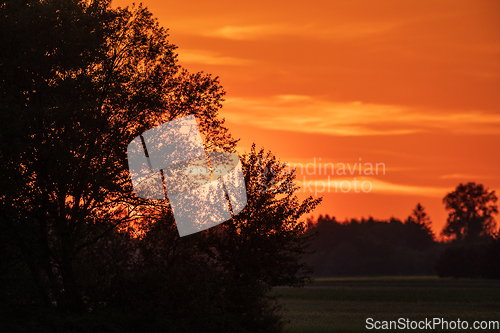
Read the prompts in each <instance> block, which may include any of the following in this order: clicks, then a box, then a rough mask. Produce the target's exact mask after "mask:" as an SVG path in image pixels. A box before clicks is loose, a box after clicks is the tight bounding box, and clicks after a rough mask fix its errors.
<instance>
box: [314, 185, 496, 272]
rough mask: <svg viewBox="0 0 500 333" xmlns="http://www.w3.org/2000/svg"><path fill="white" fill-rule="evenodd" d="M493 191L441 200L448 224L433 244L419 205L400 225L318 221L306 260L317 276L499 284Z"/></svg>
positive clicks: (460, 190)
mask: <svg viewBox="0 0 500 333" xmlns="http://www.w3.org/2000/svg"><path fill="white" fill-rule="evenodd" d="M497 200H498V199H497V196H496V195H495V191H490V190H488V189H487V188H485V187H484V186H483V185H482V184H476V183H467V184H459V185H458V186H457V188H456V189H455V190H454V191H452V192H450V193H448V194H447V195H446V196H445V197H444V198H443V203H444V204H445V208H446V209H447V210H448V212H449V213H448V218H447V223H446V225H445V226H444V228H443V230H442V231H441V236H442V238H441V241H439V242H438V241H436V237H435V235H434V233H433V231H432V228H431V225H432V222H431V220H430V218H429V216H427V213H426V212H425V210H424V208H423V207H422V205H420V204H418V205H417V206H416V208H415V209H414V210H413V212H412V213H411V215H410V216H408V218H407V219H406V220H404V221H401V220H398V219H395V218H391V219H390V220H375V219H373V218H371V217H370V218H368V219H361V220H357V219H351V220H350V221H349V220H347V221H344V222H339V221H337V220H336V219H335V217H329V216H328V215H326V216H321V215H320V216H319V218H318V219H317V220H309V221H308V225H309V228H308V231H307V233H308V234H309V235H311V236H313V235H315V236H316V238H315V240H314V241H313V242H312V246H311V250H312V253H310V254H308V255H306V256H305V257H304V260H305V262H306V263H307V264H309V265H312V266H313V267H314V268H315V275H316V276H374V275H434V274H437V275H439V276H440V277H455V278H461V277H464V278H494V279H500V232H499V231H498V229H497V227H496V221H495V219H494V215H496V214H498V206H497V205H496V202H497Z"/></svg>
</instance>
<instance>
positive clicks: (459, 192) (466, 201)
mask: <svg viewBox="0 0 500 333" xmlns="http://www.w3.org/2000/svg"><path fill="white" fill-rule="evenodd" d="M496 202H497V196H496V195H495V191H489V190H488V189H485V188H484V186H483V185H482V184H477V185H476V183H467V184H460V185H458V186H457V188H456V189H455V190H454V191H453V192H450V193H448V194H447V195H446V196H445V197H444V199H443V203H444V204H445V205H446V209H447V210H449V211H450V212H449V214H448V219H447V224H446V226H445V227H444V229H443V231H442V234H443V235H444V236H446V237H449V238H451V239H456V240H458V241H462V240H473V239H477V238H478V237H480V236H483V235H488V234H491V233H492V232H494V230H495V226H496V223H495V219H494V217H493V215H494V214H498V208H497V205H496V204H495V203H496Z"/></svg>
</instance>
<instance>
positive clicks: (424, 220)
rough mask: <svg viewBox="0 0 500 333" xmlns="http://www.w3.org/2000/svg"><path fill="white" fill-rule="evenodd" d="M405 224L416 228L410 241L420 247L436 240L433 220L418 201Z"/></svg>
mask: <svg viewBox="0 0 500 333" xmlns="http://www.w3.org/2000/svg"><path fill="white" fill-rule="evenodd" d="M405 224H406V225H407V226H408V227H410V228H412V229H413V230H414V232H413V235H412V238H411V239H410V241H411V242H412V243H413V244H415V245H416V246H419V247H422V248H423V247H427V246H429V245H430V244H432V243H433V242H434V232H433V231H432V221H431V219H430V218H429V216H428V215H427V213H426V212H425V210H424V207H423V206H422V205H421V204H420V203H418V204H417V206H416V207H415V208H414V209H413V212H412V213H411V215H410V216H408V218H407V219H406V221H405Z"/></svg>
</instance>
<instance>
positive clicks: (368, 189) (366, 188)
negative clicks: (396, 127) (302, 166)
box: [295, 177, 453, 198]
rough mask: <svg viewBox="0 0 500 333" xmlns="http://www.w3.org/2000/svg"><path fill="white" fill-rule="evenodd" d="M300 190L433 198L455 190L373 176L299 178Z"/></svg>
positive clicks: (317, 194) (319, 193)
mask: <svg viewBox="0 0 500 333" xmlns="http://www.w3.org/2000/svg"><path fill="white" fill-rule="evenodd" d="M295 183H296V184H297V185H298V186H299V187H300V189H299V192H307V193H314V195H315V196H322V195H325V194H328V193H379V194H390V195H418V196H424V197H432V198H443V197H444V196H445V195H446V193H448V192H450V191H451V190H453V188H448V187H433V186H415V185H405V184H394V183H389V182H385V181H382V180H380V179H376V178H373V177H353V178H330V177H328V178H324V179H320V180H307V177H302V180H300V179H299V180H297V181H295Z"/></svg>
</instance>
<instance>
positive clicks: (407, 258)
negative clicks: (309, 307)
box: [304, 215, 446, 277]
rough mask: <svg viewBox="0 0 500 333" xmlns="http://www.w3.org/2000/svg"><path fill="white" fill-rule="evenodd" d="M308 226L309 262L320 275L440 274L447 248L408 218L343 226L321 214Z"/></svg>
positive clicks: (351, 222)
mask: <svg viewBox="0 0 500 333" xmlns="http://www.w3.org/2000/svg"><path fill="white" fill-rule="evenodd" d="M308 223H309V229H308V231H307V233H308V234H309V235H311V236H312V237H314V240H313V242H312V245H311V250H312V251H313V253H310V254H308V255H306V256H305V257H304V260H305V262H306V263H308V264H310V265H311V266H313V267H314V268H315V269H314V275H315V276H316V277H322V276H325V277H326V276H376V275H435V274H436V271H435V268H434V266H435V263H436V260H437V259H438V257H439V255H440V253H441V252H442V251H443V249H444V248H445V247H446V244H444V243H439V242H437V241H435V239H434V235H433V233H432V231H431V229H429V228H425V227H424V228H423V227H422V226H421V225H419V224H417V223H412V222H409V221H408V220H407V221H401V220H398V219H395V218H391V219H390V220H388V221H387V220H375V219H373V218H371V217H370V218H368V219H361V220H357V219H351V220H350V221H344V222H339V221H337V220H336V219H335V217H329V216H328V215H326V216H321V215H320V216H319V218H318V219H317V220H309V221H308Z"/></svg>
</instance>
